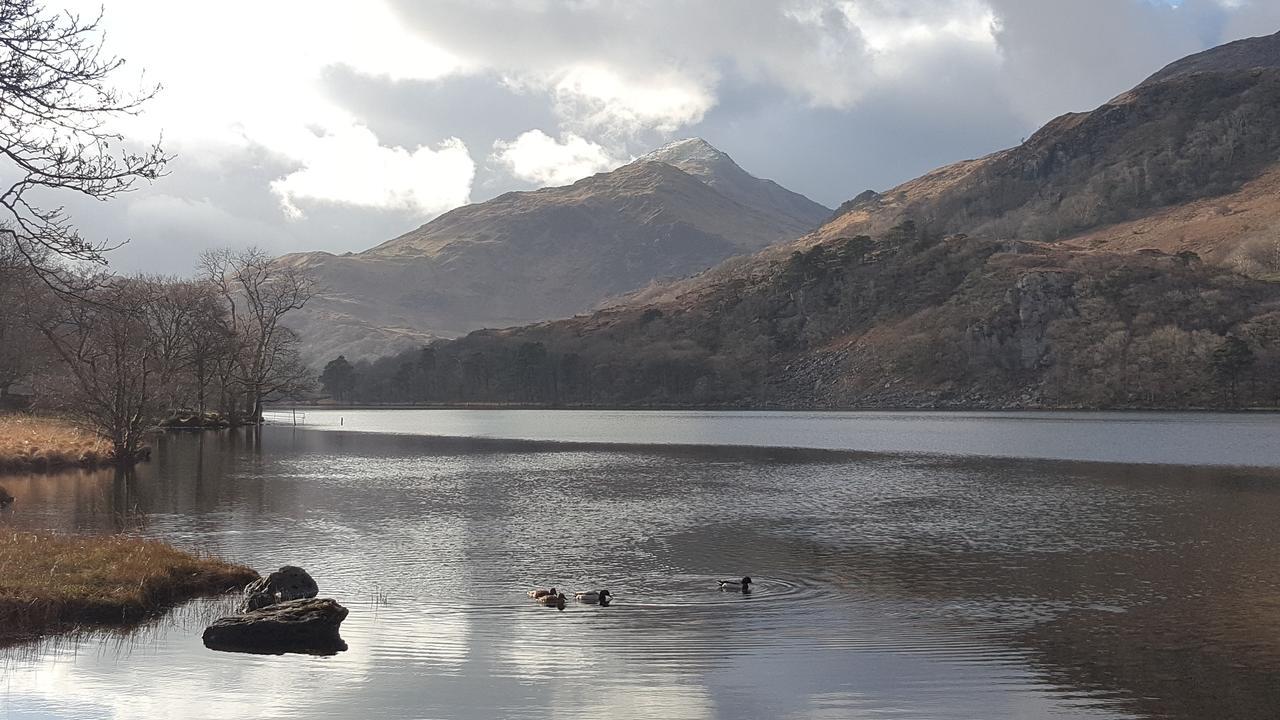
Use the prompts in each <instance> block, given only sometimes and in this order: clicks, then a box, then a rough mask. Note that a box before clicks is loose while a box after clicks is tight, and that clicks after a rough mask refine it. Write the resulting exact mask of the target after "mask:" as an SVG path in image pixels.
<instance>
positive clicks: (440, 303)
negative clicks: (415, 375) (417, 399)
mask: <svg viewBox="0 0 1280 720" xmlns="http://www.w3.org/2000/svg"><path fill="white" fill-rule="evenodd" d="M828 216H830V211H829V210H827V209H826V208H823V207H822V206H820V205H817V204H816V203H813V202H810V201H809V200H807V199H806V198H804V197H803V196H800V195H797V194H795V193H792V192H790V191H787V190H785V189H783V188H781V187H780V186H778V185H777V184H775V183H773V182H771V181H768V180H760V179H757V178H754V177H752V176H751V175H749V174H747V173H746V171H744V170H742V168H740V167H738V166H737V165H736V164H734V162H733V161H732V160H731V159H730V158H729V157H728V156H727V155H725V154H723V153H721V152H719V151H718V150H716V149H715V148H713V147H711V146H710V145H708V144H707V143H705V142H703V141H701V140H688V141H682V142H680V143H675V144H673V145H671V146H668V147H666V148H663V149H661V150H659V151H657V152H656V153H654V154H653V155H651V156H648V157H646V158H641V159H640V160H637V161H635V162H633V163H631V164H629V165H625V166H623V167H621V168H619V169H617V170H614V171H612V172H607V173H601V174H599V175H594V176H592V177H589V178H585V179H583V180H580V181H579V182H577V183H574V184H573V185H570V186H567V187H556V188H544V189H542V190H537V191H533V192H518V193H508V194H506V195H502V196H500V197H497V198H494V199H493V200H490V201H488V202H484V203H479V204H475V205H468V206H466V207H462V208H458V209H457V210H453V211H451V212H448V213H445V214H444V215H442V216H440V217H439V218H436V219H435V220H433V221H431V222H429V223H427V224H426V225H423V226H422V227H420V228H418V229H417V230H414V231H412V232H409V233H406V234H405V235H402V236H400V237H398V238H395V239H393V240H390V241H388V242H385V243H383V244H381V245H379V246H377V247H375V248H373V249H371V250H367V251H365V252H362V253H358V254H348V255H341V256H337V255H331V254H329V253H307V254H300V255H290V256H286V257H284V258H282V259H281V262H283V263H289V264H294V265H298V266H300V267H303V268H306V269H307V270H308V271H310V272H311V273H313V274H315V275H316V276H317V277H318V278H319V280H320V282H321V285H322V286H323V287H324V293H323V295H322V296H321V297H319V298H317V299H316V300H314V301H313V302H312V304H311V305H309V306H308V308H307V310H306V311H305V313H303V314H301V315H300V317H299V319H298V320H297V321H296V323H295V324H296V327H297V329H298V330H299V332H300V334H301V336H302V338H303V343H304V346H305V348H306V352H307V354H308V356H309V357H311V358H313V359H314V360H315V361H317V362H323V361H324V360H327V359H329V358H332V357H334V356H336V355H337V354H339V353H345V354H347V355H348V356H352V357H359V356H362V355H369V354H377V353H380V352H388V351H390V350H394V349H396V348H397V347H405V346H417V345H421V344H422V343H423V342H425V341H427V340H429V339H431V338H432V337H449V336H454V335H458V334H461V333H465V332H467V331H470V330H474V329H477V328H482V327H504V326H509V325H518V324H521V323H527V322H531V321H536V320H542V319H547V318H556V317H567V316H571V315H573V314H575V313H580V312H584V311H588V310H590V309H592V308H593V307H595V306H597V305H598V304H599V303H600V302H601V301H602V300H604V299H605V298H608V297H610V296H614V295H618V294H621V293H626V292H629V291H632V290H635V289H637V288H640V287H642V286H644V285H646V284H647V283H649V282H651V281H653V280H655V279H661V278H677V277H681V276H685V275H689V274H691V273H694V272H698V271H701V270H704V269H706V268H708V267H710V266H712V265H714V264H716V263H718V262H720V261H721V260H724V259H725V258H727V257H729V256H732V255H737V254H742V253H750V252H753V251H756V250H759V249H761V248H763V247H765V246H766V245H769V244H770V243H774V242H778V241H781V240H788V239H792V238H795V237H798V236H800V235H803V234H804V233H806V232H808V231H810V230H812V229H813V228H814V227H816V226H817V225H818V224H819V223H820V222H821V220H822V219H825V218H826V217H828Z"/></svg>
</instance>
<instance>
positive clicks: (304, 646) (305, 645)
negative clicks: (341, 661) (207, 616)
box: [203, 598, 347, 655]
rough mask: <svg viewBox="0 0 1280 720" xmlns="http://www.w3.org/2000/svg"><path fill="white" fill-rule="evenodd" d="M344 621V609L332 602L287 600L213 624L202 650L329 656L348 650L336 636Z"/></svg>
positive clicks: (207, 632)
mask: <svg viewBox="0 0 1280 720" xmlns="http://www.w3.org/2000/svg"><path fill="white" fill-rule="evenodd" d="M346 618H347V609H346V608H345V607H343V606H341V605H339V604H338V603H337V601H335V600H330V599H327V598H326V599H315V598H308V599H303V600H287V601H284V602H279V603H276V604H274V605H270V606H268V607H265V608H262V609H260V610H253V611H252V612H246V613H242V614H240V615H231V616H229V617H224V618H219V619H217V620H215V621H214V622H213V624H212V625H210V626H209V627H207V628H205V631H204V636H203V639H204V646H205V647H207V648H209V649H210V650H223V651H228V652H248V653H261V654H267V655H280V654H283V653H309V654H313V655H332V654H334V653H337V652H341V651H343V650H346V649H347V644H346V643H345V642H343V640H342V637H341V636H340V635H339V634H338V628H339V626H341V625H342V621H343V620H345V619H346Z"/></svg>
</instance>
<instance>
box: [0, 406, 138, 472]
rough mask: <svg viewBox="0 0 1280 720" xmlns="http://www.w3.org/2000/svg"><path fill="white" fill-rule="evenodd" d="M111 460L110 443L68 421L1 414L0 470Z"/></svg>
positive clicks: (30, 469) (90, 464)
mask: <svg viewBox="0 0 1280 720" xmlns="http://www.w3.org/2000/svg"><path fill="white" fill-rule="evenodd" d="M112 461H113V456H112V452H111V443H109V442H107V441H106V440H104V439H103V438H102V437H101V436H100V435H98V434H97V433H95V432H93V431H91V430H86V429H84V428H82V427H80V426H78V425H76V424H75V423H73V422H71V421H69V420H64V419H62V418H58V417H41V416H35V415H22V414H12V415H0V472H33V471H43V470H57V469H61V468H74V467H82V468H95V467H102V466H105V465H109V464H111V463H112Z"/></svg>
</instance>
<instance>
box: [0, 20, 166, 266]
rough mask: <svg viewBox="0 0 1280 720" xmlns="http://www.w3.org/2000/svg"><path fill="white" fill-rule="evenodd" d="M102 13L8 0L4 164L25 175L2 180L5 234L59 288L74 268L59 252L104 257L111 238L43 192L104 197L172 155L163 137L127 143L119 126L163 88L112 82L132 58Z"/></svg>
mask: <svg viewBox="0 0 1280 720" xmlns="http://www.w3.org/2000/svg"><path fill="white" fill-rule="evenodd" d="M100 20H101V17H100V16H99V17H97V18H94V19H92V20H89V21H85V20H82V19H81V18H80V17H79V16H77V15H74V14H70V13H51V12H49V11H47V10H46V9H45V8H44V7H43V6H41V5H40V4H39V3H37V2H35V1H34V0H0V158H3V162H2V163H0V167H4V168H5V172H6V173H7V174H8V173H12V174H14V175H16V179H15V180H13V182H12V183H10V184H9V185H8V187H7V188H5V187H3V185H0V244H7V245H9V246H10V247H11V248H13V249H15V250H16V251H17V252H18V253H19V254H20V255H21V256H22V257H23V259H24V260H25V261H26V262H27V263H28V264H29V266H30V267H32V268H34V269H35V271H36V272H37V274H38V276H39V277H40V278H41V279H42V280H44V281H45V282H46V283H47V284H49V285H50V286H52V287H55V288H65V287H66V286H65V283H66V282H67V280H68V278H70V277H72V276H68V275H64V274H60V273H58V272H56V265H57V263H58V261H60V260H78V261H88V262H92V263H100V264H105V258H104V255H103V253H105V252H106V251H108V250H110V249H111V247H112V246H110V245H108V244H107V243H106V242H105V241H95V240H90V239H86V238H85V237H83V236H82V235H81V234H80V232H79V231H78V230H76V229H75V227H73V226H72V225H71V222H70V219H69V218H68V217H67V215H66V213H65V212H64V210H63V208H62V207H61V206H52V207H47V206H42V205H39V204H37V201H36V200H35V199H34V195H36V194H41V195H42V196H47V195H48V192H47V191H52V192H54V193H56V192H57V191H70V192H73V193H78V194H81V195H86V196H88V197H91V198H95V199H98V200H105V199H107V198H111V197H114V196H116V195H118V194H120V193H123V192H127V191H128V190H130V189H131V188H132V187H133V186H134V184H135V183H136V182H137V181H138V180H140V179H142V180H154V179H155V178H157V177H159V176H160V175H161V174H162V173H163V171H164V167H165V164H166V162H167V161H168V157H167V156H166V155H165V154H164V152H163V150H162V149H161V147H160V145H159V143H157V144H155V145H152V146H150V147H147V148H145V149H141V150H138V151H133V150H128V149H125V148H124V146H125V144H126V140H125V138H124V136H123V135H121V134H120V132H119V131H118V130H116V129H114V128H113V126H112V123H113V121H115V120H116V119H118V118H119V117H120V116H124V115H132V114H136V113H137V112H138V111H139V109H140V108H141V106H142V104H143V103H144V102H146V101H147V100H148V99H150V98H151V97H152V96H153V95H154V94H155V92H156V88H150V89H148V88H141V89H140V90H139V91H138V92H136V93H124V92H121V91H120V90H117V89H115V88H114V87H113V86H112V85H111V84H110V78H111V76H112V75H113V74H114V73H115V72H116V71H117V70H118V69H119V68H120V67H121V66H122V65H123V64H124V61H123V60H121V59H120V58H116V57H113V56H110V55H107V54H105V53H104V52H103V48H102V41H101V36H102V33H101V31H100V27H99V23H100ZM6 182H7V181H6ZM33 191H35V192H33ZM77 277H80V278H81V279H83V278H84V277H85V276H77Z"/></svg>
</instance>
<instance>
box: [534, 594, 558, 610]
mask: <svg viewBox="0 0 1280 720" xmlns="http://www.w3.org/2000/svg"><path fill="white" fill-rule="evenodd" d="M538 602H539V603H541V604H543V605H546V606H547V607H553V608H559V609H561V610H563V609H564V593H557V594H555V595H543V596H542V597H540V598H538Z"/></svg>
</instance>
